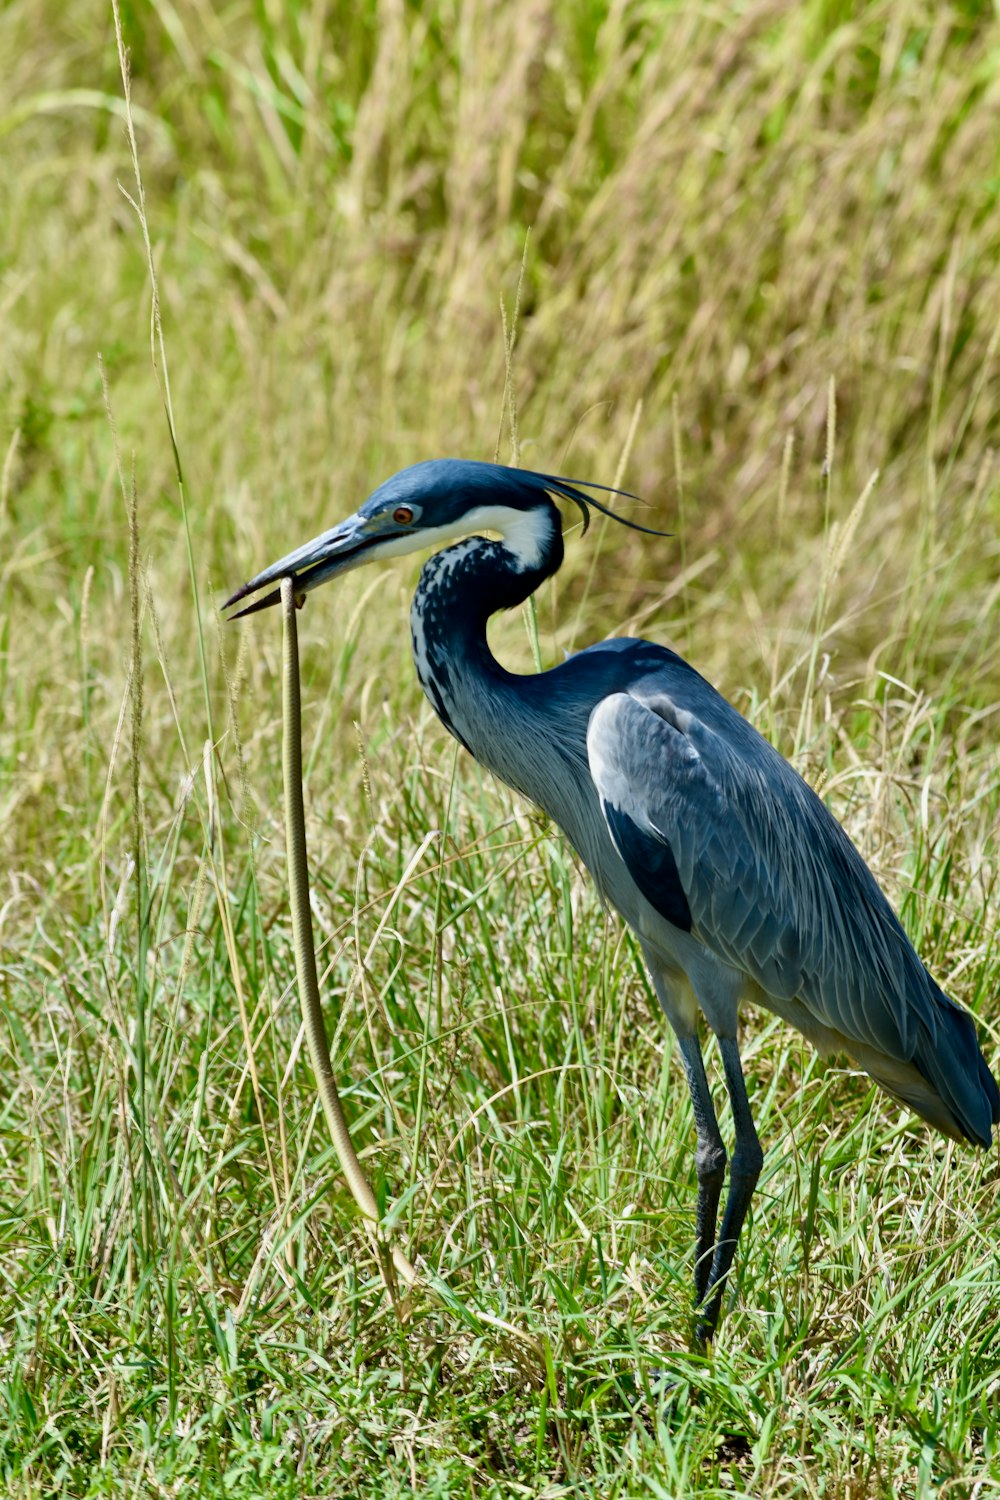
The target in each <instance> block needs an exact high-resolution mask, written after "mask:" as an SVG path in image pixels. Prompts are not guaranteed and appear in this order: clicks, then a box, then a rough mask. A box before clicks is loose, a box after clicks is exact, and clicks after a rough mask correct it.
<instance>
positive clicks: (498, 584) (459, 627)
mask: <svg viewBox="0 0 1000 1500" xmlns="http://www.w3.org/2000/svg"><path fill="white" fill-rule="evenodd" d="M562 560H563V544H562V533H561V529H560V524H559V513H558V511H557V510H556V508H555V506H554V505H552V504H550V503H549V502H546V503H545V505H544V506H539V507H537V508H535V509H533V510H532V511H529V512H525V513H524V518H523V522H522V520H521V518H520V517H518V520H517V522H516V524H515V525H514V526H512V527H510V528H509V529H508V531H507V533H506V534H505V537H504V539H503V541H499V542H493V541H488V540H487V539H486V538H484V537H467V538H466V539H465V540H464V541H461V542H458V543H457V544H456V545H455V546H453V547H448V548H447V549H446V550H445V551H444V552H437V553H435V555H434V556H433V557H431V558H430V559H429V560H428V561H427V563H425V565H424V568H423V571H422V572H421V574H420V581H419V583H418V584H417V591H416V593H415V595H414V597H413V607H412V610H411V612H410V625H411V631H412V637H413V658H414V662H415V663H416V668H417V676H418V677H419V679H420V685H421V687H422V688H423V690H424V692H425V693H426V694H427V697H428V698H429V699H430V702H431V705H432V706H433V708H434V709H435V711H436V712H437V714H438V716H439V717H440V719H441V720H442V721H443V723H444V724H445V726H446V727H447V728H448V729H450V730H451V732H452V734H454V735H455V736H456V738H458V739H460V740H461V741H462V743H463V744H464V745H465V746H466V747H467V748H468V749H470V750H471V751H472V752H473V754H474V755H476V756H477V757H478V758H479V759H480V760H483V761H484V762H485V763H486V764H487V765H489V764H490V756H489V753H488V745H486V744H484V743H477V741H479V740H480V739H481V737H483V733H484V731H483V726H484V723H486V722H487V721H488V717H489V705H490V703H492V702H493V701H494V700H495V694H496V692H497V691H498V689H499V688H500V686H501V684H510V683H511V680H512V679H511V676H510V674H509V673H507V672H505V671H504V669H503V668H502V667H501V666H500V664H499V662H497V660H496V658H495V657H494V656H493V653H492V652H491V651H490V648H489V645H488V643H487V639H486V626H487V622H488V621H489V618H490V616H491V615H494V614H496V613H497V611H498V610H501V609H512V608H514V606H515V605H518V604H523V603H524V601H525V599H527V598H528V597H529V596H530V595H531V594H533V593H534V591H535V589H536V588H538V586H539V584H540V583H542V582H543V581H544V580H545V579H546V578H549V577H550V576H551V575H552V574H553V573H554V572H555V571H556V569H557V568H558V567H559V565H560V563H561V562H562ZM515 680H516V679H515ZM485 737H486V738H488V728H487V729H486V730H485Z"/></svg>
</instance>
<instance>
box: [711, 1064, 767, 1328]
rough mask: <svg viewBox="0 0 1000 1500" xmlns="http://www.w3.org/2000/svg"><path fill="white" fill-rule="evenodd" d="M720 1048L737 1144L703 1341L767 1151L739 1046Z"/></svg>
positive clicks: (713, 1318) (714, 1318) (719, 1302)
mask: <svg viewBox="0 0 1000 1500" xmlns="http://www.w3.org/2000/svg"><path fill="white" fill-rule="evenodd" d="M719 1051H720V1052H721V1053H722V1066H723V1068H724V1069H725V1074H726V1087H727V1089H728V1090H729V1102H730V1104H731V1105H732V1110H733V1124H734V1126H735V1131H736V1144H735V1147H734V1149H733V1156H732V1160H731V1161H730V1163H729V1192H728V1194H727V1195H726V1208H725V1212H724V1213H723V1215H722V1232H721V1234H720V1235H719V1240H718V1243H717V1244H716V1247H715V1256H714V1258H713V1261H712V1269H711V1274H710V1275H709V1278H708V1287H707V1296H708V1303H707V1306H705V1307H704V1310H703V1313H702V1317H701V1320H700V1322H699V1324H698V1330H697V1337H698V1339H699V1341H700V1342H707V1341H708V1340H709V1339H711V1338H712V1336H713V1335H714V1333H715V1329H716V1325H717V1324H718V1321H719V1311H720V1309H721V1307H722V1296H723V1293H724V1291H725V1289H726V1278H727V1277H728V1275H729V1272H730V1269H731V1267H732V1264H733V1257H734V1255H735V1254H736V1242H737V1240H738V1239H739V1236H740V1230H741V1229H742V1228H743V1221H744V1219H745V1218H746V1216H747V1209H748V1208H749V1207H750V1199H751V1198H752V1197H753V1191H754V1188H755V1187H756V1186H757V1179H758V1177H759V1176H760V1169H761V1167H762V1166H763V1164H764V1153H763V1152H762V1151H761V1149H760V1140H759V1139H758V1136H757V1131H756V1130H755V1129H754V1123H753V1120H752V1118H751V1115H750V1101H749V1099H748V1098H747V1089H746V1084H745V1082H744V1081H743V1068H742V1066H741V1064H740V1049H739V1047H738V1046H737V1043H736V1038H735V1037H725V1036H720V1037H719Z"/></svg>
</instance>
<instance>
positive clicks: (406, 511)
mask: <svg viewBox="0 0 1000 1500" xmlns="http://www.w3.org/2000/svg"><path fill="white" fill-rule="evenodd" d="M392 519H393V520H394V521H397V522H398V523H399V525H400V526H409V524H410V522H411V521H412V520H413V512H412V510H411V509H410V507H409V506H408V505H397V506H396V509H395V510H394V511H393V513H392Z"/></svg>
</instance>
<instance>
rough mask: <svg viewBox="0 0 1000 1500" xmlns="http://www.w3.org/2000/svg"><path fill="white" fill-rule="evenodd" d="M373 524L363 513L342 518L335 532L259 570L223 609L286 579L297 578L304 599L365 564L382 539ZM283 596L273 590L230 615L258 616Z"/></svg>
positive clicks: (236, 618)
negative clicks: (338, 577)
mask: <svg viewBox="0 0 1000 1500" xmlns="http://www.w3.org/2000/svg"><path fill="white" fill-rule="evenodd" d="M370 527H371V522H370V521H367V520H366V519H365V518H364V517H363V516H360V515H354V516H348V518H347V520H346V521H341V523H340V525H339V526H334V527H333V529H332V531H324V532H323V535H322V536H317V537H314V538H313V540H312V541H311V542H306V544H305V546H303V547H297V548H296V550H295V551H294V552H289V554H288V556H287V557H283V558H281V559H280V561H278V562H276V563H272V564H271V566H270V567H269V568H265V569H264V571H263V572H262V573H258V574H257V576H256V578H251V580H250V582H249V583H245V584H244V585H243V587H242V588H239V589H237V590H236V592H235V594H233V595H232V596H231V597H230V598H228V599H227V600H226V602H225V604H224V605H223V606H222V607H223V609H231V608H232V606H233V605H234V604H238V603H239V602H240V600H241V599H245V598H246V597H247V596H248V595H249V594H256V593H257V591H258V589H262V588H266V587H267V585H268V584H269V583H280V581H281V579H283V578H294V580H295V593H296V596H297V597H302V598H304V597H305V595H306V594H308V593H310V592H311V591H312V590H313V589H314V588H317V587H318V586H319V584H321V583H325V582H326V580H327V579H328V578H334V577H336V575H337V574H338V573H349V572H350V571H351V569H352V568H359V567H361V565H362V563H364V562H365V561H366V554H367V552H368V550H369V548H370V547H371V546H372V545H373V544H374V543H375V542H377V541H378V540H379V539H380V538H379V536H378V534H376V535H374V536H373V535H372V532H371V530H370ZM280 598H281V590H280V588H276V589H272V591H271V592H270V593H269V594H265V596H264V598H263V599H256V600H255V601H254V602H253V604H248V605H246V607H245V608H244V609H239V610H237V611H236V613H235V614H234V615H230V616H229V618H230V620H239V619H241V618H242V616H243V615H254V614H256V613H257V611H258V610H260V609H269V608H270V606H271V605H272V604H277V603H278V600H279V599H280Z"/></svg>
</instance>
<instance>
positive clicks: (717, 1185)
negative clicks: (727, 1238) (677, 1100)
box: [677, 1032, 726, 1308]
mask: <svg viewBox="0 0 1000 1500" xmlns="http://www.w3.org/2000/svg"><path fill="white" fill-rule="evenodd" d="M677 1040H678V1042H679V1044H680V1049H681V1061H682V1062H683V1064H684V1072H685V1074H686V1075H687V1082H688V1089H689V1090H690V1093H691V1104H692V1107H693V1109H694V1124H695V1130H696V1132H697V1135H698V1147H697V1151H696V1153H695V1169H696V1171H697V1173H698V1208H697V1212H696V1218H695V1225H696V1231H695V1234H696V1238H695V1262H694V1300H695V1306H696V1307H699V1308H700V1307H701V1305H702V1303H703V1302H704V1300H705V1297H706V1295H707V1294H708V1285H709V1272H710V1271H711V1269H712V1263H713V1254H714V1251H715V1223H716V1219H717V1218H718V1214H719V1198H720V1197H721V1195H722V1183H723V1179H724V1177H725V1175H726V1148H725V1146H724V1145H723V1144H722V1136H721V1135H720V1134H719V1122H718V1120H717V1119H716V1117H715V1109H714V1106H713V1104H712V1095H711V1094H710V1092H709V1088H708V1079H707V1078H706V1077H705V1064H704V1062H703V1061H702V1056H701V1047H700V1045H699V1042H698V1034H697V1032H694V1033H692V1034H691V1035H689V1036H678V1038H677Z"/></svg>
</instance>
